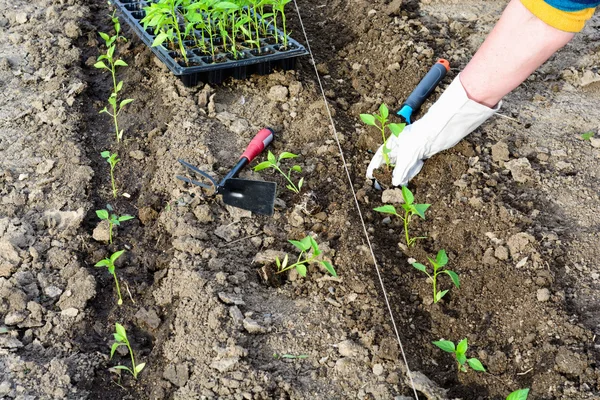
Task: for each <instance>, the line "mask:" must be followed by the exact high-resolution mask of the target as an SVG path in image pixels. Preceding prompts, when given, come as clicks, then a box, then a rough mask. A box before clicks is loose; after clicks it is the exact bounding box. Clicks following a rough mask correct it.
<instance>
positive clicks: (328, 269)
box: [321, 261, 338, 278]
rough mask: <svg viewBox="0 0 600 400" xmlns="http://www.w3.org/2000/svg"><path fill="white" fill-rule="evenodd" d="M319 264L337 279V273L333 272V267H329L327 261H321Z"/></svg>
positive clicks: (329, 264)
mask: <svg viewBox="0 0 600 400" xmlns="http://www.w3.org/2000/svg"><path fill="white" fill-rule="evenodd" d="M321 264H322V265H323V266H324V267H325V269H326V270H327V272H329V273H330V274H331V276H333V277H335V278H337V276H338V275H337V272H335V269H334V268H333V265H331V263H330V262H329V261H321Z"/></svg>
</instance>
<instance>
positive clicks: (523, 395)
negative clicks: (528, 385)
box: [506, 389, 529, 400]
mask: <svg viewBox="0 0 600 400" xmlns="http://www.w3.org/2000/svg"><path fill="white" fill-rule="evenodd" d="M528 396H529V389H519V390H515V391H514V392H512V393H511V394H509V395H508V397H507V398H506V400H527V397H528Z"/></svg>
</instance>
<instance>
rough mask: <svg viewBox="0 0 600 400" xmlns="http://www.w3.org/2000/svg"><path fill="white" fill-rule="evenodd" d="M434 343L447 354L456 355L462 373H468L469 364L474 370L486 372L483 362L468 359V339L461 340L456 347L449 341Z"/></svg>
mask: <svg viewBox="0 0 600 400" xmlns="http://www.w3.org/2000/svg"><path fill="white" fill-rule="evenodd" d="M432 343H433V344H434V345H436V346H437V347H439V348H440V349H442V350H444V351H445V352H448V353H452V354H454V356H455V357H456V362H457V364H458V369H459V370H460V371H462V372H467V366H466V364H469V367H471V368H472V369H473V370H475V371H479V372H485V368H484V367H483V365H482V364H481V361H479V360H478V359H476V358H467V356H466V353H467V349H468V348H469V345H468V344H467V339H463V340H461V341H460V342H459V343H458V344H457V345H456V346H454V343H453V342H451V341H449V340H440V341H437V342H432Z"/></svg>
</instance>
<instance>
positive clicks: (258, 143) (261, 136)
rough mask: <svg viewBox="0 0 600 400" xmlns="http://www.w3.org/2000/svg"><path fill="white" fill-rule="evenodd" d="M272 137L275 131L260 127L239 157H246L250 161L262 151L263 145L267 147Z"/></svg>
mask: <svg viewBox="0 0 600 400" xmlns="http://www.w3.org/2000/svg"><path fill="white" fill-rule="evenodd" d="M274 137H275V133H274V132H273V130H272V129H271V128H264V129H261V130H260V131H259V132H258V133H257V134H256V136H254V139H252V141H250V144H249V145H248V147H246V150H245V151H244V153H243V154H242V156H241V157H240V159H242V158H246V159H247V160H248V163H250V162H252V160H254V158H255V157H256V156H258V155H259V154H260V153H262V151H263V150H264V149H265V147H267V146H268V145H269V144H270V143H271V142H272V141H273V138H274Z"/></svg>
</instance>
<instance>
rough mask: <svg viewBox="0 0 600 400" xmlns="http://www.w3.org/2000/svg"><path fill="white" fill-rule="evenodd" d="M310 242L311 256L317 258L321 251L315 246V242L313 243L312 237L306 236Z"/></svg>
mask: <svg viewBox="0 0 600 400" xmlns="http://www.w3.org/2000/svg"><path fill="white" fill-rule="evenodd" d="M307 237H308V238H309V239H310V240H309V242H310V247H311V248H312V250H313V255H315V256H318V255H319V254H321V251H320V250H319V245H318V244H317V242H316V241H315V239H313V237H312V236H307Z"/></svg>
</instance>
